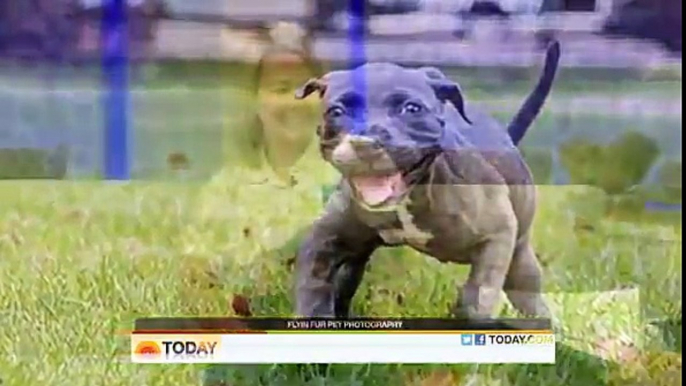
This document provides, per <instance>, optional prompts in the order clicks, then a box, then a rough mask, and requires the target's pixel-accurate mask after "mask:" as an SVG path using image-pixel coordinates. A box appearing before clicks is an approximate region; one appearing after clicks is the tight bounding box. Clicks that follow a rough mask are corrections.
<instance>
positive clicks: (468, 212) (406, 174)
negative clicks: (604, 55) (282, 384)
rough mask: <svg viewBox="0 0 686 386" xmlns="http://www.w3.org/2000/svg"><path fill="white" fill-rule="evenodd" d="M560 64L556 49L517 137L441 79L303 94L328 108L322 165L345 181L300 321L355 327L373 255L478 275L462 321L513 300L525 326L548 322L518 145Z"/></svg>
mask: <svg viewBox="0 0 686 386" xmlns="http://www.w3.org/2000/svg"><path fill="white" fill-rule="evenodd" d="M559 57H560V46H559V43H558V42H554V43H552V44H551V45H550V47H549V48H548V50H547V53H546V62H545V67H544V70H543V73H542V75H541V78H540V79H539V82H538V84H537V85H536V87H535V89H534V90H533V92H532V93H531V94H530V95H529V97H528V98H527V99H526V101H525V102H524V104H523V106H522V107H521V108H520V110H519V112H518V113H517V114H516V116H515V117H514V119H513V120H512V122H511V123H510V125H509V126H508V127H507V128H504V127H502V125H500V124H499V123H498V122H497V121H496V120H495V119H493V118H491V117H490V116H488V115H487V114H484V113H482V112H480V111H478V110H475V109H472V108H471V106H467V105H466V104H465V102H464V97H463V95H462V92H461V90H460V87H459V86H458V85H457V84H456V83H454V82H452V81H450V80H449V79H448V78H447V77H445V75H443V73H442V72H441V71H440V70H438V69H435V68H430V67H424V68H416V69H409V68H403V67H401V66H398V65H395V64H389V63H371V64H366V65H363V66H361V67H358V68H356V69H354V70H351V71H336V72H331V73H329V74H327V75H325V76H323V77H322V78H319V79H312V80H310V81H308V82H307V83H306V84H305V85H303V86H302V87H301V88H300V89H299V90H298V91H297V92H296V98H298V99H302V98H306V97H307V96H308V95H310V94H312V93H314V92H318V93H319V96H320V97H321V99H322V101H323V103H324V106H325V110H324V114H323V122H322V123H321V125H320V126H319V127H318V135H319V138H320V150H321V154H322V156H323V158H324V159H325V160H326V161H327V162H329V163H331V164H332V165H333V166H334V167H335V168H336V169H338V170H339V171H340V172H341V174H342V176H343V178H342V180H341V182H340V184H339V185H338V188H337V190H336V191H335V192H334V193H333V194H332V196H331V198H330V199H329V201H328V203H327V205H326V208H325V212H324V214H323V216H321V217H320V218H319V219H318V220H317V221H316V222H315V223H314V225H313V227H312V228H311V230H310V231H309V233H308V234H307V236H306V237H305V239H304V241H303V242H302V244H301V246H300V248H299V251H298V256H297V262H296V271H297V278H296V279H297V280H296V314H298V315H299V316H304V317H339V318H345V317H348V316H349V310H350V303H351V300H352V298H353V296H354V294H355V291H356V290H357V288H358V286H359V284H360V282H361V280H362V276H363V274H364V271H365V266H366V265H367V263H368V261H369V259H370V256H371V255H372V253H373V252H374V251H375V250H376V249H377V248H379V247H383V246H397V245H406V246H409V247H411V248H413V249H415V250H417V251H420V252H422V253H425V254H427V255H430V256H433V257H434V258H436V259H438V260H439V261H441V262H454V263H459V264H469V265H471V272H470V274H469V278H468V279H467V281H466V283H464V285H463V287H462V288H461V290H460V291H458V292H459V296H458V299H457V302H456V305H455V310H454V313H455V315H456V316H458V317H461V318H469V319H472V318H473V319H476V318H488V317H491V316H492V313H493V309H494V307H495V306H496V304H497V302H498V300H499V296H500V291H501V290H504V291H505V293H506V295H507V297H508V298H509V300H510V301H511V303H512V304H513V305H514V306H515V308H517V309H518V310H519V311H520V312H521V313H522V314H524V315H526V316H538V317H549V312H548V308H547V306H546V305H545V303H544V301H543V299H542V297H541V269H540V266H539V263H538V261H537V258H536V255H535V254H534V251H533V249H532V246H531V241H530V238H531V237H530V233H531V224H532V221H533V218H534V212H535V209H536V191H535V186H534V185H533V181H532V176H531V173H530V171H529V168H528V167H527V165H526V164H525V162H524V161H523V159H522V157H521V155H520V153H519V151H518V149H517V144H518V143H519V142H520V140H521V139H522V138H523V136H524V134H525V132H526V130H527V129H528V127H529V126H530V125H531V123H532V122H533V120H534V119H535V117H536V116H537V115H538V113H539V111H540V110H541V108H542V106H543V104H544V102H545V100H546V98H547V96H548V94H549V92H550V89H551V87H552V84H553V80H554V78H555V73H556V71H557V66H558V62H559Z"/></svg>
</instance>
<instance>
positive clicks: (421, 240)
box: [379, 204, 433, 247]
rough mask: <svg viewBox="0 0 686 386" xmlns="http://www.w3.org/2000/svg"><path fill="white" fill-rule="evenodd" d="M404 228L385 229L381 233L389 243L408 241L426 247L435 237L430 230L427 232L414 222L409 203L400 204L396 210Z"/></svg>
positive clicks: (412, 244)
mask: <svg viewBox="0 0 686 386" xmlns="http://www.w3.org/2000/svg"><path fill="white" fill-rule="evenodd" d="M396 214H397V215H398V219H399V220H400V224H401V225H402V228H400V229H384V230H381V231H379V235H380V236H381V238H383V239H384V241H385V242H387V243H389V244H402V243H407V244H410V245H411V246H415V247H424V246H426V244H427V243H428V242H429V240H431V239H432V238H433V235H432V234H431V233H429V232H425V231H423V230H421V229H419V228H418V227H417V225H416V224H415V223H414V221H413V218H412V214H411V213H410V211H409V210H407V204H405V205H400V206H399V207H398V209H397V211H396Z"/></svg>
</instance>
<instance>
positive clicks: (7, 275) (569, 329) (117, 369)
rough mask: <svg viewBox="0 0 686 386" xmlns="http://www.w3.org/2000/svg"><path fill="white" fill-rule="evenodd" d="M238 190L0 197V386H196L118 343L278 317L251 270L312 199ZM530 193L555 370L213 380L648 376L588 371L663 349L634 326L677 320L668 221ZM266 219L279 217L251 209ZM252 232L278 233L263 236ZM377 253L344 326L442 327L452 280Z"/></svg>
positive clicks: (261, 372) (48, 190)
mask: <svg viewBox="0 0 686 386" xmlns="http://www.w3.org/2000/svg"><path fill="white" fill-rule="evenodd" d="M305 162H311V163H313V164H314V163H317V162H319V161H318V160H315V159H312V160H307V161H305ZM323 174H325V173H323ZM236 177H237V175H232V174H231V173H227V174H225V175H224V176H223V178H218V179H216V180H215V181H213V182H212V183H210V184H208V185H189V184H178V183H127V184H115V183H110V184H108V183H90V182H19V181H13V182H4V183H2V184H1V185H0V197H1V198H2V200H1V201H0V202H1V204H0V211H1V212H2V216H1V217H0V218H1V219H2V220H0V227H2V231H1V233H0V235H2V236H1V237H0V254H1V255H2V259H1V260H0V265H1V269H0V283H1V285H0V310H1V311H0V312H1V313H0V315H2V316H1V319H0V323H1V325H2V328H1V329H0V347H2V349H1V350H2V352H1V353H0V354H1V355H0V377H1V378H2V380H3V383H2V385H3V386H4V385H12V386H15V385H16V386H19V385H35V384H41V385H89V386H90V385H134V384H135V385H141V384H145V385H160V386H162V385H199V384H200V378H201V375H202V370H203V367H200V366H190V365H188V366H185V365H174V366H158V365H147V366H146V365H133V364H129V363H127V361H126V360H125V359H124V360H122V359H121V358H122V356H125V355H126V354H127V348H128V346H127V340H126V337H125V336H118V335H117V331H119V330H122V329H127V328H130V327H131V323H132V321H133V320H134V319H135V318H136V317H141V316H154V315H158V316H162V315H165V316H168V315H177V316H181V315H230V313H231V311H230V308H229V305H228V300H229V299H230V298H231V296H232V295H234V294H242V295H245V296H247V297H248V298H250V299H251V302H252V306H253V311H254V313H255V314H257V315H263V316H266V315H288V314H290V312H291V310H292V306H291V304H292V299H291V296H290V294H291V290H290V288H291V281H292V272H291V271H290V269H289V268H288V267H287V264H286V262H285V260H284V259H283V258H273V257H269V258H268V257H265V256H269V255H268V254H265V252H266V249H268V246H266V247H265V243H263V242H262V241H261V240H266V239H269V238H270V237H272V236H273V237H277V238H278V237H279V236H278V235H277V234H278V233H279V231H281V232H285V233H284V234H282V235H281V238H282V239H287V238H288V237H287V236H288V233H289V230H290V232H291V233H290V234H291V235H292V234H293V233H295V232H296V231H297V230H298V229H300V227H301V226H303V225H306V224H307V223H309V222H310V221H311V220H312V219H313V218H314V216H316V214H317V213H318V211H319V209H320V208H319V205H318V203H319V200H318V199H317V196H318V194H319V193H318V192H319V189H318V187H317V186H316V184H314V183H313V181H314V180H312V181H304V182H301V185H300V186H299V187H296V189H297V190H299V191H300V192H299V193H298V194H299V195H303V196H304V197H305V202H299V201H298V200H294V198H293V197H294V195H292V194H291V195H289V194H285V193H284V194H282V195H279V194H274V191H269V189H266V190H265V189H263V190H259V189H258V190H256V191H250V188H247V187H245V186H240V185H237V184H236V183H235V180H234V181H232V179H233V178H236ZM307 192H310V196H309V197H308V196H307ZM540 192H541V205H540V209H539V214H538V220H537V223H536V228H535V244H536V249H537V252H538V254H539V255H540V257H541V259H542V261H543V264H544V266H545V271H546V276H545V278H546V292H547V293H548V295H547V297H548V299H549V301H550V302H551V305H552V306H553V309H554V310H555V313H556V316H557V317H559V318H560V319H561V320H562V322H563V326H564V331H563V333H562V338H561V339H562V340H561V344H560V345H559V347H560V348H559V352H558V363H557V364H556V365H554V366H524V365H521V366H515V365H508V366H495V365H481V366H471V365H470V366H466V365H462V366H459V365H457V366H443V365H426V366H417V365H413V366H401V365H337V366H332V367H331V368H329V369H328V370H327V371H328V372H327V373H321V374H319V373H317V374H309V375H308V374H307V373H306V372H305V373H303V372H302V371H297V370H296V367H294V366H286V365H281V366H277V365H274V366H267V365H265V366H219V367H215V368H213V369H212V370H213V371H214V372H215V373H217V372H219V373H221V376H222V377H225V378H228V379H229V380H230V382H229V383H228V384H231V385H246V386H247V385H257V384H264V385H341V386H342V385H406V384H407V385H410V384H419V383H412V382H413V381H411V379H418V378H417V377H420V378H421V377H424V376H428V374H429V373H434V376H435V374H443V372H445V371H449V372H450V373H449V374H452V375H451V376H452V377H453V380H454V383H436V384H446V385H447V384H465V385H466V384H469V385H532V384H534V385H536V384H539V385H557V384H568V385H579V386H582V385H583V386H585V385H601V384H606V382H607V380H608V379H610V378H613V374H615V375H616V374H618V373H617V371H619V370H618V369H621V368H623V367H626V366H630V367H632V368H634V367H635V368H639V369H643V368H644V367H647V366H642V365H637V364H622V363H621V362H620V363H619V364H618V363H615V362H612V361H610V362H607V363H605V362H603V361H601V360H600V359H599V358H598V355H600V354H599V349H598V347H601V346H603V345H605V344H606V342H614V343H618V344H620V346H621V347H624V346H626V345H627V344H632V345H634V346H635V350H638V352H641V353H643V352H658V353H664V352H665V351H664V350H667V351H669V350H674V349H673V348H672V349H670V344H671V342H665V341H664V340H663V339H660V335H659V334H658V331H655V330H654V329H652V330H651V329H650V328H648V327H647V325H646V322H645V320H644V317H643V316H642V314H643V313H644V312H647V313H648V314H650V315H652V316H653V317H661V318H664V317H665V316H672V315H675V314H676V312H677V310H679V309H680V306H681V295H680V293H681V227H680V221H679V220H680V217H679V219H672V220H670V219H664V218H662V219H659V221H638V222H637V221H632V222H617V221H610V220H608V219H605V218H603V217H602V216H599V217H598V218H597V219H596V221H594V222H593V224H591V225H590V226H589V225H585V226H584V227H581V228H580V227H578V226H577V225H578V224H577V223H576V221H577V220H576V217H575V216H576V215H575V212H574V211H573V208H574V207H575V205H579V202H583V203H584V205H585V207H586V208H589V210H593V205H596V209H598V210H601V209H602V198H601V197H600V196H599V195H598V194H594V193H593V191H592V190H591V189H589V188H582V187H541V188H540ZM267 195H268V196H269V197H270V198H271V199H270V201H268V203H265V197H267ZM594 197H595V200H594V199H593V198H594ZM301 201H302V200H301ZM274 206H276V207H279V208H284V209H286V214H283V215H279V214H274V211H271V212H269V211H265V209H268V207H274ZM227 207H233V209H229V210H227ZM291 210H292V211H291ZM296 211H297V212H296ZM208 213H209V215H208ZM295 213H298V215H296V214H295ZM265 224H269V225H270V226H271V227H272V228H274V229H276V230H275V231H274V232H272V233H271V234H270V233H266V232H267V231H269V230H270V229H267V228H268V227H266V226H265ZM274 235H277V236H274ZM277 244H278V243H277ZM277 246H278V245H277ZM377 255H378V256H377V258H376V259H375V260H374V263H373V267H372V270H371V272H370V273H369V274H368V275H367V276H366V278H365V281H364V284H363V286H362V287H361V289H360V290H359V292H358V295H357V297H356V300H355V305H354V308H355V312H357V313H359V314H363V315H379V316H391V315H392V316H400V315H408V316H409V315H412V316H431V315H433V316H441V315H446V313H447V306H448V304H449V303H450V302H451V301H452V300H453V297H454V296H455V285H456V284H457V283H459V282H460V279H461V278H463V277H464V275H465V272H466V270H465V268H464V267H460V266H454V265H442V264H439V263H436V262H435V261H433V260H430V259H427V258H424V257H422V256H419V255H418V254H415V253H412V252H409V251H406V250H384V251H380V252H379V253H378V254H377ZM639 296H640V299H639ZM501 312H502V313H503V314H507V313H510V312H511V311H510V310H509V308H507V307H504V308H503V310H502V311H501ZM622 345H624V346H622ZM601 351H602V350H601ZM679 358H680V354H679ZM617 361H619V359H617ZM641 363H643V362H641ZM679 363H680V359H679ZM679 366H680V364H679ZM613 369H614V370H613ZM641 371H643V370H641ZM638 373H639V375H640V374H641V372H640V371H638ZM205 376H208V375H207V374H205ZM446 376H447V375H446ZM637 376H638V375H635V374H633V373H632V375H630V376H627V377H629V378H630V379H634V378H636V377H637ZM631 377H634V378H631ZM618 379H619V378H618ZM639 379H640V378H639ZM425 384H428V383H425ZM616 384H624V383H621V382H620V383H616Z"/></svg>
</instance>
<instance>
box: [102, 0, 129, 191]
mask: <svg viewBox="0 0 686 386" xmlns="http://www.w3.org/2000/svg"><path fill="white" fill-rule="evenodd" d="M102 2H103V14H102V24H101V27H102V28H101V38H102V45H101V47H102V76H103V79H102V80H103V86H104V87H103V91H104V98H103V106H102V107H103V112H104V119H105V122H104V125H105V135H104V144H103V145H104V148H103V154H104V168H103V169H104V170H103V172H104V175H105V179H108V180H128V179H129V178H130V170H129V158H130V157H129V143H128V142H129V138H128V137H129V108H128V103H129V90H128V67H129V66H128V64H129V63H128V62H129V55H128V33H127V30H128V28H127V23H126V0H102Z"/></svg>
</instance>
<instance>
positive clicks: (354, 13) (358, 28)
mask: <svg viewBox="0 0 686 386" xmlns="http://www.w3.org/2000/svg"><path fill="white" fill-rule="evenodd" d="M365 3H366V0H348V20H349V21H350V23H349V24H348V44H349V46H350V68H355V67H357V66H361V65H362V64H364V63H365V62H366V61H367V60H366V54H365V46H364V43H365V42H364V41H365V27H366V26H365V25H366V23H365V12H366V10H365ZM352 85H353V89H354V90H355V91H356V93H357V94H358V95H361V96H362V98H363V106H365V107H366V103H367V97H366V96H367V87H366V79H365V74H364V72H362V71H353V72H352ZM365 110H366V109H365ZM365 117H366V114H364V115H362V117H361V120H360V121H358V122H357V124H356V125H354V129H353V130H354V134H361V132H362V131H363V130H364V129H365V126H366V124H365V120H366V119H365Z"/></svg>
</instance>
